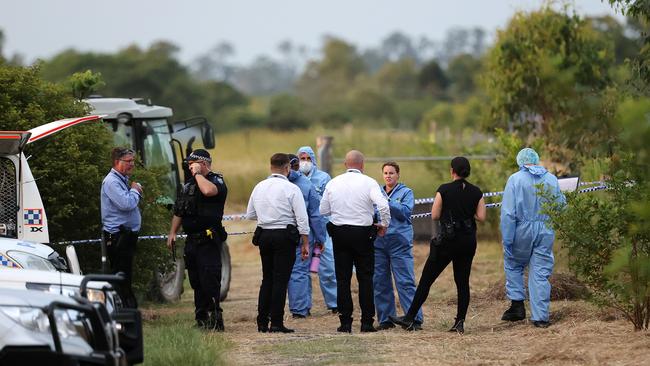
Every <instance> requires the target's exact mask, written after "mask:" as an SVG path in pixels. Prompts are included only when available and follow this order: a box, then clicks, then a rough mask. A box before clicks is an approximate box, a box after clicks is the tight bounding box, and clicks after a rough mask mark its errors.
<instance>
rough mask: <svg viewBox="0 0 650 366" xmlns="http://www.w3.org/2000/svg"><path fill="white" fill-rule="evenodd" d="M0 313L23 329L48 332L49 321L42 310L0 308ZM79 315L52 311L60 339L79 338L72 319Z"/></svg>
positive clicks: (12, 307) (63, 311)
mask: <svg viewBox="0 0 650 366" xmlns="http://www.w3.org/2000/svg"><path fill="white" fill-rule="evenodd" d="M0 311H2V312H3V313H4V314H5V315H7V316H8V317H9V318H11V319H12V320H13V321H15V322H16V323H18V324H20V325H22V326H23V327H25V328H27V329H29V330H31V331H34V332H41V333H49V332H50V320H49V319H48V318H47V314H45V312H43V310H41V309H38V308H29V307H24V306H1V307H0ZM78 317H79V313H78V312H77V311H75V310H66V309H57V310H55V311H54V320H55V321H56V328H57V331H58V333H59V336H60V337H61V338H69V337H80V336H81V335H80V334H79V332H78V331H77V328H76V327H75V323H74V321H73V319H77V318H78Z"/></svg>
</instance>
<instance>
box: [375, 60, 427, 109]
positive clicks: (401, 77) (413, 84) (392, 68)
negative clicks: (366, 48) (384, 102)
mask: <svg viewBox="0 0 650 366" xmlns="http://www.w3.org/2000/svg"><path fill="white" fill-rule="evenodd" d="M374 79H375V80H376V83H377V86H378V89H379V90H380V91H381V92H382V94H384V95H386V96H388V97H392V98H395V99H411V98H415V97H417V96H418V94H419V93H418V70H417V68H416V65H415V62H414V61H413V60H411V59H405V60H400V61H397V62H389V63H385V64H384V66H382V67H381V69H379V71H378V72H377V74H376V75H374Z"/></svg>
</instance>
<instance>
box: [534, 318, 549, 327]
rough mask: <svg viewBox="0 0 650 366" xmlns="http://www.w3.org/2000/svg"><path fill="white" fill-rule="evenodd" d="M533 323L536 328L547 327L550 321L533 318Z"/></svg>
mask: <svg viewBox="0 0 650 366" xmlns="http://www.w3.org/2000/svg"><path fill="white" fill-rule="evenodd" d="M533 325H534V326H535V327H537V328H548V327H549V326H550V325H551V323H549V322H547V321H544V320H535V321H534V322H533Z"/></svg>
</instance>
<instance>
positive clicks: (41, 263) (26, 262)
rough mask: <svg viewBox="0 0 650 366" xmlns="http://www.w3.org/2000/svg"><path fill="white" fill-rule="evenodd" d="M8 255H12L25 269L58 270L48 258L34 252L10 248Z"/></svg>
mask: <svg viewBox="0 0 650 366" xmlns="http://www.w3.org/2000/svg"><path fill="white" fill-rule="evenodd" d="M7 255H8V256H9V257H11V259H13V260H14V261H16V263H18V264H19V265H20V266H21V267H23V268H24V269H35V270H38V271H56V268H54V266H53V265H52V263H50V261H48V260H47V259H46V258H42V257H39V256H37V255H34V254H32V253H27V252H21V251H19V250H10V251H8V252H7Z"/></svg>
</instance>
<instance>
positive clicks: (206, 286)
mask: <svg viewBox="0 0 650 366" xmlns="http://www.w3.org/2000/svg"><path fill="white" fill-rule="evenodd" d="M186 160H187V163H188V165H189V172H190V174H191V175H192V177H191V178H190V179H189V180H188V181H187V183H185V184H184V185H183V188H182V190H181V192H179V196H178V198H177V200H176V203H175V204H174V217H173V218H172V224H171V230H170V232H169V238H168V239H167V246H168V247H169V248H171V247H172V244H173V242H174V241H175V239H176V233H177V231H178V229H179V228H180V226H181V225H182V226H183V231H184V232H185V233H186V234H187V240H186V241H185V253H184V259H185V267H186V268H187V273H188V276H189V279H190V285H191V286H192V289H193V290H194V307H195V319H196V323H197V326H199V327H201V328H204V329H208V330H216V331H219V332H222V331H223V330H224V324H223V316H222V310H221V307H220V306H219V299H220V292H221V249H222V246H223V242H225V241H226V238H227V236H228V234H227V233H226V231H225V229H224V228H223V226H222V224H221V219H222V217H223V208H224V205H225V203H226V195H227V194H228V188H227V187H226V183H225V182H224V180H223V176H222V175H221V174H217V173H214V172H212V171H210V168H211V163H212V159H211V158H210V153H208V152H207V151H205V150H203V149H197V150H194V151H193V152H192V153H190V155H189V156H188V157H187V159H186Z"/></svg>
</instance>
